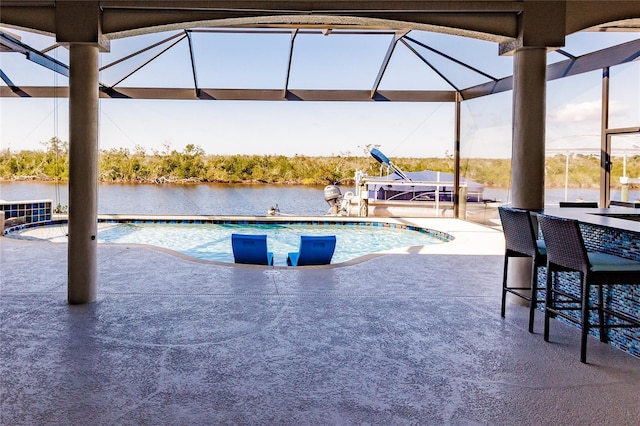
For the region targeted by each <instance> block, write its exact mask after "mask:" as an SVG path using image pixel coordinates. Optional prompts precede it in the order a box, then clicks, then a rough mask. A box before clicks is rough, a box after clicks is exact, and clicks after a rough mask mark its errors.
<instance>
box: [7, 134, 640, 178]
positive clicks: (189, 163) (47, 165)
mask: <svg viewBox="0 0 640 426" xmlns="http://www.w3.org/2000/svg"><path fill="white" fill-rule="evenodd" d="M43 145H44V149H42V150H25V151H16V152H13V151H10V150H9V149H4V150H2V151H0V179H2V180H5V181H29V180H33V181H67V179H68V177H69V161H68V143H67V142H63V141H60V140H59V139H57V138H51V139H50V140H49V141H48V142H46V143H43ZM566 162H567V158H566V156H565V155H564V154H558V155H556V156H553V157H548V158H547V160H546V166H545V167H546V185H547V186H549V187H562V186H564V185H565V168H566ZM569 162H570V166H569V176H568V182H569V186H571V187H574V188H576V187H577V188H597V187H598V186H599V179H600V164H599V163H600V160H599V158H596V157H595V156H593V155H580V154H577V155H574V156H571V157H570V159H569ZM626 162H627V164H626V168H627V175H628V176H640V156H633V157H631V158H627V160H626ZM394 163H395V164H396V165H397V166H399V167H400V168H401V169H402V170H404V171H407V172H411V171H421V170H426V169H429V170H435V171H441V172H445V173H452V172H453V157H452V156H447V157H440V158H396V159H394ZM616 167H617V168H619V169H620V170H619V171H617V170H616ZM461 169H462V170H461V174H462V176H464V177H465V178H467V179H470V180H472V181H475V182H478V183H480V184H483V185H485V186H487V187H498V188H499V187H504V188H506V187H508V186H509V183H510V178H511V160H510V159H508V158H499V159H491V158H463V159H462V160H461ZM355 170H362V171H364V172H365V173H367V174H368V175H369V176H378V175H379V174H380V165H379V164H378V163H377V162H375V160H373V159H372V158H370V157H364V156H360V157H356V156H327V157H307V156H302V155H296V156H294V157H287V156H284V155H209V154H206V153H205V152H204V150H203V149H202V148H201V147H199V146H197V145H193V144H189V145H187V146H186V147H185V148H184V150H182V151H176V150H172V149H170V147H169V146H168V145H165V149H164V150H163V151H162V152H153V153H152V154H148V153H147V152H146V150H145V149H144V148H143V147H140V146H136V148H135V149H134V150H133V151H131V150H129V149H127V148H118V149H110V150H101V151H100V152H99V167H98V179H99V181H100V182H102V183H144V184H165V183H167V184H172V183H176V184H178V183H194V184H196V183H220V184H229V183H233V184H239V183H245V184H287V185H329V184H338V185H353V184H354V183H355V182H354V173H355ZM621 170H622V161H617V162H615V163H614V168H613V173H614V174H615V173H618V174H617V175H618V176H619V175H621V174H622V173H621Z"/></svg>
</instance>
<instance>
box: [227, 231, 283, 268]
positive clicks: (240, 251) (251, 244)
mask: <svg viewBox="0 0 640 426" xmlns="http://www.w3.org/2000/svg"><path fill="white" fill-rule="evenodd" d="M231 248H232V249H233V259H234V260H235V262H236V263H249V264H253V265H273V253H272V252H270V251H267V236H266V235H245V234H231Z"/></svg>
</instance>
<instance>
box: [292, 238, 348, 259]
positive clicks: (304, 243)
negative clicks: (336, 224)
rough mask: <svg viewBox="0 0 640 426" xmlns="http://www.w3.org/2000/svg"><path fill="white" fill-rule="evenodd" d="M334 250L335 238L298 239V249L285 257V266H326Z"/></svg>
mask: <svg viewBox="0 0 640 426" xmlns="http://www.w3.org/2000/svg"><path fill="white" fill-rule="evenodd" d="M335 249H336V236H335V235H330V236H305V235H302V236H301V237H300V248H299V249H298V251H297V252H295V253H289V255H288V256H287V265H289V266H305V265H328V264H329V263H330V262H331V258H332V257H333V252H334V251H335Z"/></svg>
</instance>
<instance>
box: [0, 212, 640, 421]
mask: <svg viewBox="0 0 640 426" xmlns="http://www.w3.org/2000/svg"><path fill="white" fill-rule="evenodd" d="M432 221H434V220H432ZM435 223H437V224H438V226H439V228H440V229H442V230H443V231H446V232H448V233H450V234H452V235H454V236H455V237H456V239H455V240H454V241H453V242H451V243H447V244H443V245H439V246H437V247H436V246H434V247H424V248H422V249H420V248H412V249H407V250H405V251H403V252H397V253H393V254H385V255H382V256H377V257H373V258H368V259H367V260H365V261H363V262H359V263H355V264H351V265H347V266H339V267H308V268H302V269H293V268H289V269H287V268H286V267H280V268H273V267H266V266H245V267H232V266H222V265H215V264H211V263H202V262H194V261H191V260H188V259H185V258H182V257H178V256H175V255H173V254H170V253H168V252H166V251H158V250H153V249H151V248H146V247H140V246H120V245H100V246H99V251H98V259H99V281H100V283H99V284H100V288H101V292H100V294H99V298H98V300H97V301H96V303H91V304H86V305H79V306H77V305H69V304H67V302H66V270H67V269H66V267H67V265H66V252H67V247H66V245H65V244H52V243H41V242H30V241H19V240H12V239H8V238H0V250H1V254H2V256H1V257H0V262H1V263H0V267H1V270H2V274H1V275H0V316H1V317H2V329H1V334H0V336H1V337H0V343H1V349H0V361H1V362H0V377H1V379H0V384H1V389H2V400H1V406H0V423H2V424H45V423H46V424H77V425H82V424H93V425H106V424H122V425H128V424H158V423H163V424H212V423H214V424H283V425H286V424H291V425H294V424H296V425H297V424H364V423H366V424H380V425H382V424H384V425H387V424H522V425H530V424H531V425H533V424H620V425H622V424H629V425H631V424H637V423H638V421H639V420H640V406H638V403H637V401H638V400H637V396H638V394H639V392H640V360H638V358H635V357H633V356H630V355H628V354H625V353H623V352H621V351H619V350H617V349H615V348H613V347H611V346H609V345H606V344H602V343H600V342H598V341H597V339H595V338H590V342H589V364H582V363H580V361H579V344H580V335H579V334H580V333H579V330H578V329H576V328H574V327H571V326H568V325H563V324H560V323H557V324H556V323H554V327H553V330H552V335H551V342H550V343H545V342H544V341H543V339H542V334H541V330H542V315H537V316H536V333H535V334H530V333H529V332H528V331H527V326H528V309H527V308H526V307H524V306H520V305H516V304H511V303H509V304H508V306H507V315H506V318H505V319H502V318H501V317H500V282H501V278H502V276H501V274H502V261H503V257H502V255H503V250H504V246H503V244H504V240H503V236H502V233H501V232H499V231H497V230H494V229H491V228H487V227H481V226H478V225H474V224H470V223H466V222H463V221H460V220H455V219H436V220H435ZM558 408H560V409H558Z"/></svg>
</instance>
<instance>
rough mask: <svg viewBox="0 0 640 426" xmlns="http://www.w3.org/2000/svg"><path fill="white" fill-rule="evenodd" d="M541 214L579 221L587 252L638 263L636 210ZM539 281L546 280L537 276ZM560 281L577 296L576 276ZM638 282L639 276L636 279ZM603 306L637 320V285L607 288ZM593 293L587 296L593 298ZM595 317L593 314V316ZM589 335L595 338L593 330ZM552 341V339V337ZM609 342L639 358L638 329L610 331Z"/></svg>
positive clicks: (639, 211)
mask: <svg viewBox="0 0 640 426" xmlns="http://www.w3.org/2000/svg"><path fill="white" fill-rule="evenodd" d="M543 213H544V214H546V215H550V216H556V217H562V218H568V219H576V220H578V221H579V222H580V230H581V231H582V237H583V239H584V242H585V246H586V247H587V250H589V251H599V252H604V253H609V254H614V255H617V256H622V257H626V258H628V259H633V260H638V261H640V209H635V208H625V207H612V208H609V209H598V208H558V207H556V208H545V209H544V212H543ZM540 275H541V277H540V279H546V275H545V274H540ZM561 275H562V277H561V278H560V282H561V283H562V285H563V286H565V285H566V289H567V290H569V291H570V292H572V293H575V294H576V295H578V294H579V289H580V282H579V279H578V277H577V274H575V275H574V276H569V274H561ZM638 283H640V277H639V279H638ZM604 290H605V299H606V302H605V304H606V305H607V307H609V308H613V309H614V310H616V311H622V312H624V313H626V314H627V315H630V316H631V317H634V318H640V285H637V286H631V285H619V286H608V287H605V288H604ZM593 296H594V294H592V295H591V297H593ZM594 315H595V313H594ZM591 334H593V335H595V336H598V335H599V330H598V329H597V327H595V328H593V329H592V330H591ZM552 339H553V337H552ZM609 343H610V344H611V345H613V346H615V347H617V348H619V349H621V350H623V351H625V352H627V353H630V354H632V355H634V356H636V357H639V358H640V329H638V328H632V329H621V328H617V329H615V328H614V329H611V330H609Z"/></svg>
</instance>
